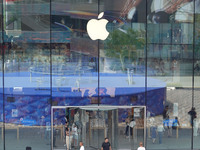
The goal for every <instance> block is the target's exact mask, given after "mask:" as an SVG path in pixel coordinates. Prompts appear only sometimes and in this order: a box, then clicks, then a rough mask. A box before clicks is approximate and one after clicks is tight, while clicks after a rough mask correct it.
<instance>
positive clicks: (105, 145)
mask: <svg viewBox="0 0 200 150" xmlns="http://www.w3.org/2000/svg"><path fill="white" fill-rule="evenodd" d="M101 150H112V148H111V145H110V142H109V141H108V138H105V141H104V142H103V144H102V146H101Z"/></svg>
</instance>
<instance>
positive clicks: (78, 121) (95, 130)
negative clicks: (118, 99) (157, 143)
mask: <svg viewBox="0 0 200 150" xmlns="http://www.w3.org/2000/svg"><path fill="white" fill-rule="evenodd" d="M51 112H52V113H51V139H52V143H51V146H52V150H58V149H59V150H65V149H67V150H69V149H72V150H73V149H74V150H75V149H79V143H80V142H81V141H82V142H83V145H84V147H85V149H87V150H88V149H91V150H92V149H93V150H95V149H96V150H97V149H98V150H100V149H101V146H102V143H103V142H104V139H105V138H106V137H107V138H108V140H109V142H110V144H111V147H112V149H123V150H124V149H136V148H137V147H138V144H139V142H143V143H144V145H145V135H146V130H145V128H146V124H145V120H146V115H145V114H146V107H145V106H123V107H122V106H94V105H90V106H75V107H71V106H70V107H69V106H53V107H52V109H51Z"/></svg>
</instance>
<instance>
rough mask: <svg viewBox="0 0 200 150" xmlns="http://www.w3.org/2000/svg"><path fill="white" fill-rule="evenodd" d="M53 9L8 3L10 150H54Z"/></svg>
mask: <svg viewBox="0 0 200 150" xmlns="http://www.w3.org/2000/svg"><path fill="white" fill-rule="evenodd" d="M49 6H50V4H49V1H48V0H43V1H23V0H22V1H8V0H5V1H4V21H5V22H4V25H5V26H4V30H5V33H4V42H5V61H4V66H5V67H4V76H5V78H4V81H5V86H4V89H5V93H4V94H5V123H6V124H5V147H6V149H26V147H32V149H44V150H49V149H50V136H49V137H48V138H47V139H45V131H46V125H47V126H49V124H50V104H51V98H50V71H49V70H50V69H49V68H50V63H49V62H50V61H49V60H50V50H49V42H50V23H49V22H50V16H49ZM10 141H12V144H10Z"/></svg>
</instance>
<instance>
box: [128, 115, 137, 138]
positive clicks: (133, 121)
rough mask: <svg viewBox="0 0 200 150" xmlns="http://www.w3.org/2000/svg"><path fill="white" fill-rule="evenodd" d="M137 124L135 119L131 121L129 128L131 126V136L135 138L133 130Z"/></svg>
mask: <svg viewBox="0 0 200 150" xmlns="http://www.w3.org/2000/svg"><path fill="white" fill-rule="evenodd" d="M135 125H136V123H135V120H134V118H133V119H132V120H131V122H130V124H129V126H130V135H131V136H133V128H134V127H135Z"/></svg>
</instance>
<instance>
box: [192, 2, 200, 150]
mask: <svg viewBox="0 0 200 150" xmlns="http://www.w3.org/2000/svg"><path fill="white" fill-rule="evenodd" d="M199 6H200V2H199V1H195V33H194V34H195V35H194V37H195V43H194V44H195V45H194V60H193V61H194V107H195V111H196V117H195V116H194V122H193V124H194V126H193V136H194V139H193V146H194V148H197V147H199V146H200V143H199V140H198V138H199V133H200V132H199V131H200V130H199V125H200V124H199V123H200V122H199V121H200V120H199V114H200V106H199V90H200V88H199V87H200V86H199V83H200V78H199V75H200V68H199V66H200V51H199V46H200V40H199V36H200V32H199V29H200V26H199V25H200V14H199V12H200V7H199Z"/></svg>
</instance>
